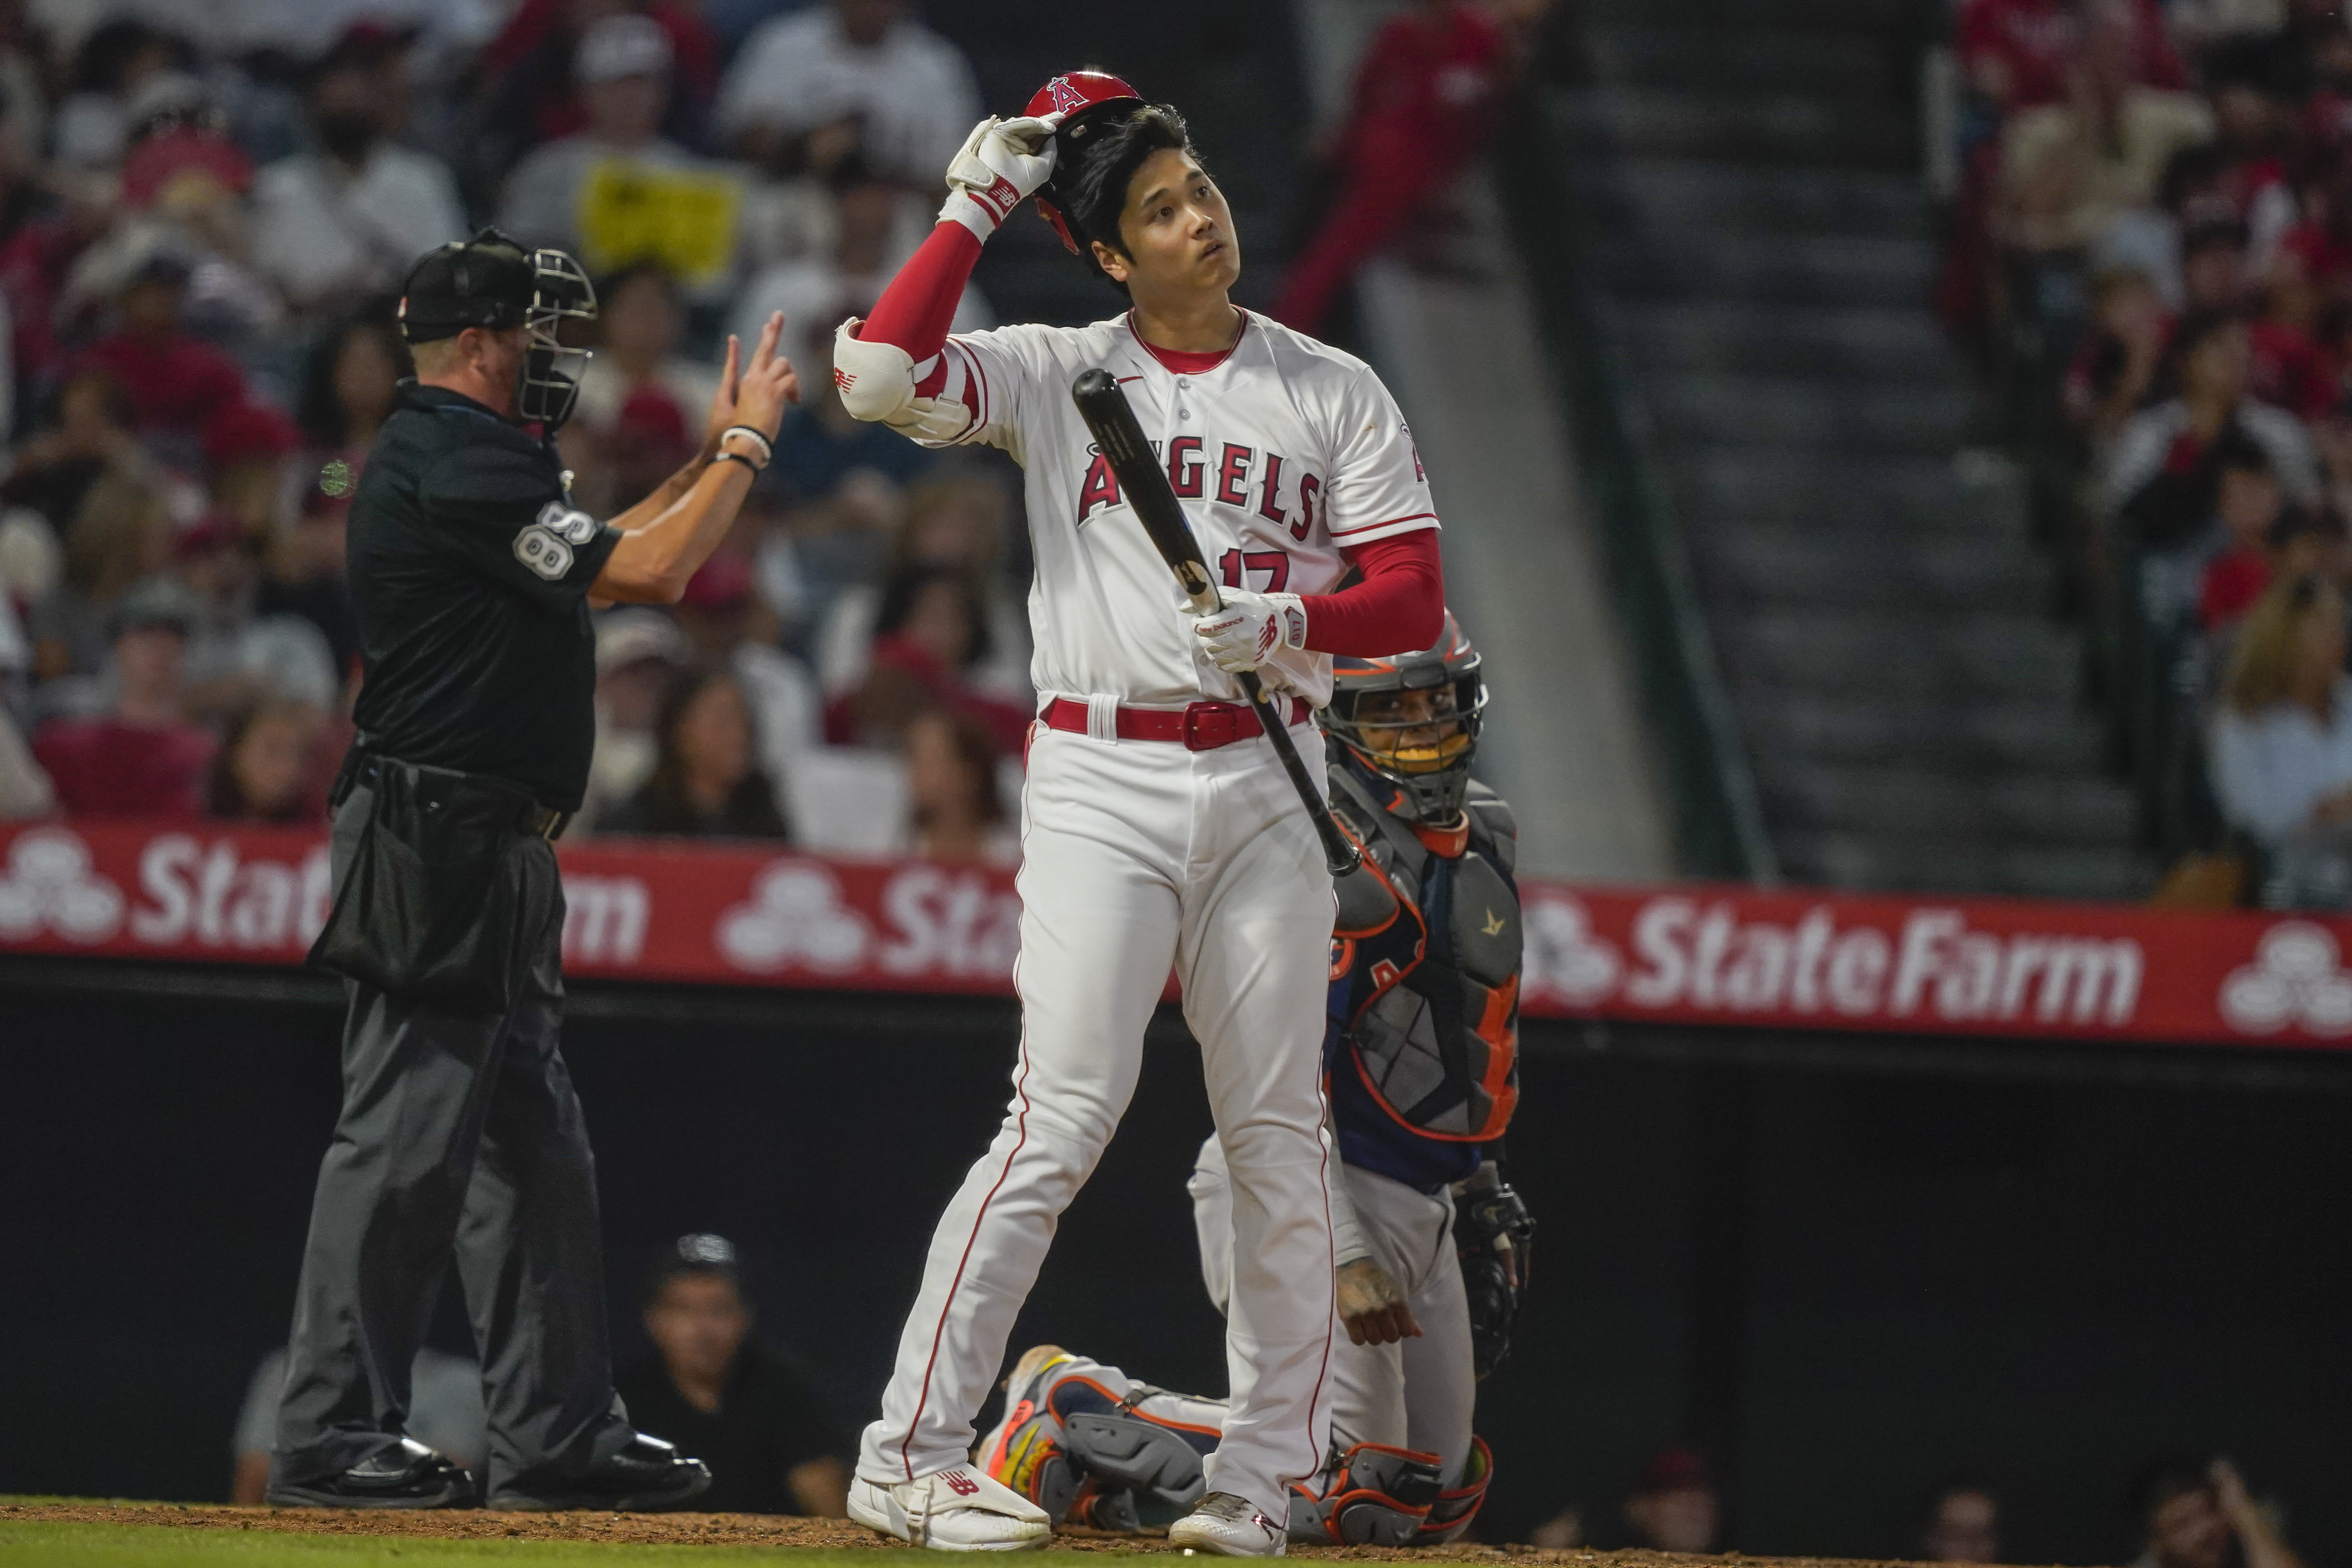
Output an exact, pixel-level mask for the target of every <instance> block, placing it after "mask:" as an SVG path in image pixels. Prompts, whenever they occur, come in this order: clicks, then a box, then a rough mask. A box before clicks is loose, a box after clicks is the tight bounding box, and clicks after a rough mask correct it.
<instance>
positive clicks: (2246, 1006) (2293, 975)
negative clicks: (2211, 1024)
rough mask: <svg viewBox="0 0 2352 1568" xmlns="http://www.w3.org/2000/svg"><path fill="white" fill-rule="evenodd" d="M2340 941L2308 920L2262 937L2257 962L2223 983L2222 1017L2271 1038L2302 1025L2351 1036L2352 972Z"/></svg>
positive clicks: (2242, 1030)
mask: <svg viewBox="0 0 2352 1568" xmlns="http://www.w3.org/2000/svg"><path fill="white" fill-rule="evenodd" d="M2339 958H2340V953H2339V952H2338V950H2337V948H2336V938H2335V937H2334V936H2333V935H2332V934H2330V933H2329V932H2328V931H2326V929H2325V928H2324V927H2320V926H2315V925H2313V924H2311V923H2310V922H2309V921H2286V922H2284V924H2280V925H2274V926H2273V927H2271V929H2270V930H2268V931H2264V932H2263V940H2262V941H2261V942H2259V943H2257V944H2256V945H2255V948H2254V961H2253V962H2252V963H2248V964H2243V965H2242V966H2240V967H2239V968H2236V969H2233V970H2231V972H2230V977H2229V978H2228V979H2226V980H2224V981H2222V982H2221V1016H2222V1017H2223V1018H2224V1019H2226V1020H2227V1021H2228V1023H2229V1025H2230V1027H2231V1028H2233V1029H2235V1030H2237V1031H2238V1032H2239V1033H2241V1034H2246V1035H2273V1034H2276V1033H2277V1032H2278V1031H2279V1030H2281V1029H2284V1028H2285V1027H2286V1026H2288V1025H2289V1024H2300V1025H2302V1026H2304V1027H2305V1029H2308V1030H2310V1031H2311V1032H2312V1033H2313V1034H2315V1035H2329V1036H2334V1035H2346V1034H2352V974H2347V973H2345V972H2344V968H2343V965H2342V963H2340V962H2339Z"/></svg>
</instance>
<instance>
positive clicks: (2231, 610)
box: [2197, 444, 2280, 632]
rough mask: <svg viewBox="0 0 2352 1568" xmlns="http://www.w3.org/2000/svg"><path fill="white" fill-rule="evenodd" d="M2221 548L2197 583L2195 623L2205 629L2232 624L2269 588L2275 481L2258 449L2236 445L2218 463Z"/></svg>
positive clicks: (2276, 516) (2275, 514)
mask: <svg viewBox="0 0 2352 1568" xmlns="http://www.w3.org/2000/svg"><path fill="white" fill-rule="evenodd" d="M2213 510H2214V513H2215V516H2216V518H2217V520H2218V522H2219V533H2220V540H2219V543H2220V549H2219V551H2218V552H2217V553H2216V554H2215V555H2214V556H2213V558H2212V559H2211V560H2210V561H2209V562H2207V563H2205V573H2204V576H2203V577H2202V579H2201V580H2200V582H2199V583H2198V585H2197V622H2198V625H2200V626H2203V627H2204V628H2205V629H2206V630H2207V631H2209V632H2210V631H2218V630H2220V629H2221V628H2222V627H2224V626H2230V625H2231V624H2233V623H2234V622H2235V621H2236V620H2237V619H2238V617H2239V616H2242V615H2244V614H2245V613H2246V612H2247V611H2248V610H2250V609H2252V608H2253V605H2254V601H2255V600H2257V599H2259V598H2261V597H2262V596H2263V589H2265V588H2267V587H2269V586H2270V583H2271V567H2272V560H2273V545H2272V539H2271V534H2272V531H2273V529H2274V528H2275V527H2276V526H2277V524H2278V521H2279V510H2280V498H2279V488H2278V479H2276V478H2275V477H2274V476H2273V474H2272V473H2271V463H2270V459H2269V458H2266V457H2264V456H2263V451H2262V448H2261V447H2255V446H2252V445H2251V444H2235V445H2233V447H2232V449H2231V452H2230V454H2229V456H2227V457H2226V458H2223V459H2222V460H2221V486H2220V489H2219V490H2218V492H2217V495H2216V498H2215V500H2214V508H2213Z"/></svg>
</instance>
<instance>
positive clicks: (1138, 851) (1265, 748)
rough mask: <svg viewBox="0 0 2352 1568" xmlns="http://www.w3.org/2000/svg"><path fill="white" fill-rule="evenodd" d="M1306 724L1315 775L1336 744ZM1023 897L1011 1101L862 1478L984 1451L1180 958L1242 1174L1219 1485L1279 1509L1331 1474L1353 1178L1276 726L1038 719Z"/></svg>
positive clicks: (936, 1266) (950, 1223)
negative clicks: (1336, 1200) (1018, 1325)
mask: <svg viewBox="0 0 2352 1568" xmlns="http://www.w3.org/2000/svg"><path fill="white" fill-rule="evenodd" d="M1290 734H1291V738H1292V739H1293V741H1294V742H1296V743H1297V747H1298V751H1299V754H1300V756H1301V758H1302V759H1303V760H1304V761H1305V762H1306V763H1307V772H1308V773H1309V774H1310V775H1311V776H1312V777H1314V778H1316V779H1318V780H1320V779H1321V778H1322V777H1323V746H1322V737H1321V735H1320V734H1319V732H1318V731H1317V730H1316V729H1315V728H1314V726H1312V725H1311V724H1309V725H1301V726H1298V727H1296V728H1294V729H1293V730H1292V731H1290ZM1019 888H1020V892H1021V900H1022V916H1021V956H1020V960H1019V963H1018V965H1017V967H1016V970H1015V974H1014V978H1015V984H1016V987H1017V989H1018V990H1019V992H1020V995H1021V1009H1022V1040H1021V1054H1020V1058H1019V1061H1018V1065H1017V1066H1016V1067H1015V1068H1014V1073H1013V1101H1012V1104H1011V1106H1010V1107H1009V1108H1008V1109H1007V1110H1006V1112H1005V1117H1004V1122H1003V1127H1002V1128H1001V1129H1000V1130H999V1131H998V1132H997V1135H996V1138H995V1141H994V1142H992V1143H991V1144H990V1146H989V1149H988V1152H987V1153H986V1154H984V1155H982V1157H981V1159H980V1161H979V1163H977V1164H975V1165H973V1166H972V1168H971V1173H970V1174H968V1175H967V1176H966V1177H965V1178H964V1183H963V1186H962V1188H961V1190H960V1191H959V1192H958V1193H957V1194H956V1195H955V1197H954V1199H953V1200H952V1201H951V1202H950V1204H949V1205H948V1208H947V1213H946V1214H945V1215H942V1216H941V1217H940V1224H939V1228H938V1230H937V1231H936V1232H934V1234H933V1235H932V1237H931V1248H930V1254H929V1258H928V1260H927V1261H926V1263H925V1265H924V1271H923V1283H922V1288H921V1289H920V1291H919V1293H918V1294H917V1296H916V1298H915V1305H914V1309H913V1310H912V1311H911V1312H910V1313H909V1314H908V1318H907V1325H906V1328H905V1330H904V1331H902V1333H901V1334H900V1336H899V1341H898V1365H897V1367H896V1369H895V1370H894V1371H893V1372H892V1373H891V1377H890V1384H889V1386H888V1388H887V1389H886V1390H885V1391H884V1393H883V1396H882V1415H881V1418H880V1419H879V1420H877V1421H876V1422H875V1423H874V1424H873V1425H872V1426H868V1427H867V1428H866V1435H865V1439H864V1442H863V1443H862V1445H861V1447H860V1448H859V1453H858V1461H857V1472H858V1474H859V1475H861V1476H863V1477H865V1478H866V1479H869V1480H873V1481H877V1482H881V1483H884V1484H887V1483H890V1482H893V1481H901V1480H907V1479H912V1478H914V1477H918V1476H922V1475H927V1474H929V1473H931V1472H933V1471H936V1470H940V1469H944V1468H948V1467H950V1466H952V1465H959V1464H963V1463H966V1462H968V1460H969V1458H970V1455H971V1447H972V1443H973V1439H974V1433H973V1429H972V1418H973V1416H974V1415H976V1414H977V1413H978V1411H979V1409H980V1406H981V1404H982V1401H983V1400H984V1399H985V1398H986V1397H987V1394H988V1392H989V1388H990V1386H991V1384H993V1383H994V1382H995V1380H996V1379H997V1377H998V1375H999V1373H1000V1369H1001V1368H1002V1367H1003V1363H1004V1355H1005V1348H1006V1347H1005V1341H1006V1339H1007V1338H1008V1337H1009V1336H1010V1335H1011V1333H1012V1331H1013V1319H1014V1317H1015V1315H1016V1314H1017V1313H1018V1312H1019V1311H1020V1310H1021V1305H1022V1302H1023V1300H1024V1299H1025V1298H1026V1297H1027V1295H1028V1293H1029V1289H1030V1287H1031V1286H1032V1285H1033V1284H1034V1282H1035V1280H1036V1278H1037V1270H1038V1268H1039V1267H1040V1265H1042V1264H1043V1262H1044V1261H1045V1248H1046V1247H1047V1245H1048V1244H1049V1243H1050V1242H1051V1241H1052V1240H1053V1236H1054V1226H1055V1220H1056V1218H1057V1217H1058V1216H1059V1215H1060V1214H1061V1212H1062V1210H1063V1209H1064V1208H1066V1206H1068V1205H1069V1202H1070V1200H1071V1198H1072V1197H1074V1196H1076V1193H1077V1190H1078V1188H1079V1187H1080V1186H1081V1185H1082V1184H1084V1183H1085V1181H1086V1179H1087V1176H1088V1175H1089V1174H1090V1173H1092V1172H1093V1170H1094V1168H1095V1163H1096V1161H1097V1159H1098V1158H1100V1156H1101V1154H1102V1151H1103V1149H1104V1147H1105V1145H1107V1144H1108V1142H1110V1136H1111V1133H1112V1131H1113V1130H1114V1129H1115V1128H1116V1127H1117V1126H1118V1119H1119V1116H1120V1114H1121V1113H1122V1112H1124V1111H1125V1110H1126V1109H1127V1103H1128V1100H1129V1097H1130V1096H1131V1095H1132V1094H1133V1093H1134V1091H1135V1081H1136V1074H1137V1072H1138V1070H1139V1068H1140V1066H1141V1059H1142V1051H1143V1031H1144V1026H1145V1025H1146V1024H1147V1023H1148V1022H1149V1021H1150V1017H1151V1013H1152V1009H1153V1007H1154V1006H1155V1005H1157V1004H1158V1003H1159V1000H1160V994H1161V991H1162V989H1163V987H1164V986H1165V984H1166V983H1167V978H1168V973H1169V970H1170V967H1171V964H1172V965H1173V967H1174V969H1175V972H1176V975H1177V978H1178V981H1179V983H1180V984H1181V986H1182V988H1183V1005H1184V1018H1185V1021H1186V1022H1187V1023H1188V1024H1190V1025H1191V1026H1192V1034H1193V1036H1194V1037H1195V1038H1197V1039H1198V1040H1199V1041H1200V1043H1201V1065H1202V1072H1203V1074H1204V1076H1205V1078H1206V1080H1207V1087H1208V1095H1209V1104H1210V1107H1211V1110H1213V1113H1214V1116H1215V1119H1216V1124H1217V1131H1218V1135H1219V1137H1220V1138H1221V1139H1222V1141H1223V1148H1224V1150H1225V1154H1226V1158H1227V1162H1228V1164H1229V1167H1230V1170H1231V1190H1232V1198H1231V1205H1232V1229H1233V1237H1234V1240H1233V1246H1232V1257H1233V1259H1234V1263H1233V1281H1232V1292H1231V1305H1230V1308H1229V1310H1227V1313H1226V1334H1225V1353H1226V1361H1227V1366H1228V1374H1229V1376H1230V1378H1231V1392H1232V1408H1231V1412H1230V1414H1229V1415H1228V1416H1227V1417H1226V1420H1225V1423H1224V1437H1223V1442H1222V1443H1221V1444H1220V1445H1219V1447H1218V1448H1217V1451H1216V1452H1215V1453H1214V1454H1212V1455H1211V1456H1210V1457H1209V1459H1208V1463H1207V1476H1208V1484H1209V1486H1210V1488H1211V1489H1213V1490H1221V1491H1229V1492H1234V1493H1237V1494H1239V1495H1240V1496H1242V1497H1244V1498H1246V1499H1248V1500H1250V1501H1251V1502H1252V1503H1255V1505H1257V1507H1259V1508H1260V1509H1262V1510H1265V1512H1266V1513H1268V1514H1269V1515H1270V1516H1272V1517H1274V1518H1276V1519H1279V1518H1281V1517H1283V1510H1284V1508H1285V1507H1286V1499H1287V1497H1288V1495H1289V1494H1288V1491H1287V1488H1288V1486H1289V1483H1290V1482H1291V1481H1293V1480H1295V1479H1299V1478H1302V1477H1307V1476H1311V1475H1313V1474H1315V1473H1316V1472H1317V1471H1318V1470H1319V1469H1320V1468H1322V1464H1323V1457H1324V1452H1325V1449H1326V1447H1327V1446H1328V1442H1329V1423H1330V1407H1331V1399H1332V1394H1333V1377H1332V1372H1333V1359H1334V1349H1335V1347H1334V1322H1335V1318H1334V1300H1333V1297H1334V1287H1333V1283H1332V1272H1333V1270H1332V1256H1331V1246H1332V1243H1331V1219H1330V1210H1329V1206H1328V1183H1329V1182H1330V1181H1333V1180H1336V1179H1337V1170H1336V1167H1335V1166H1333V1167H1327V1163H1326V1151H1325V1146H1324V1143H1323V1141H1322V1139H1321V1137H1320V1135H1319V1130H1320V1128H1321V1125H1322V1121H1323V1107H1322V1088H1321V1072H1320V1062H1319V1058H1320V1054H1321V1045H1322V1035H1323V1009H1324V998H1325V990H1326V986H1327V984H1328V981H1327V973H1328V964H1329V948H1330V935H1331V915H1332V902H1331V884H1330V878H1329V876H1328V874H1327V872H1326V871H1325V869H1324V867H1323V860H1322V853H1321V850H1320V847H1319V846H1318V842H1317V839H1316V837H1315V833H1314V830H1313V828H1312V827H1311V826H1309V824H1308V822H1307V816H1306V814H1305V812H1304V811H1303V810H1302V809H1301V808H1300V806H1299V803H1298V799H1297V795H1295V794H1294V793H1293V792H1292V790H1291V788H1290V785H1289V783H1288V781H1287V779H1286V777H1285V775H1284V773H1283V771H1282V768H1281V765H1280V763H1277V762H1276V759H1275V756H1274V752H1273V750H1272V748H1271V747H1270V746H1269V745H1268V744H1267V743H1266V742H1265V741H1264V740H1246V741H1239V742H1234V743H1232V744H1230V745H1225V746H1222V747H1219V748H1217V749H1216V750H1214V751H1206V752H1188V751H1186V750H1185V749H1184V748H1183V747H1182V746H1181V745H1178V744H1176V743H1173V742H1164V741H1110V740H1104V739H1098V738H1096V737H1095V736H1093V735H1084V734H1074V733H1070V732H1067V731H1056V730H1048V729H1045V728H1043V727H1042V726H1040V727H1039V728H1038V729H1037V731H1034V742H1033V743H1032V745H1031V748H1030V752H1029V773H1028V782H1027V784H1026V786H1025V788H1024V790H1023V792H1022V866H1021V876H1020V881H1019ZM1338 1343H1339V1346H1341V1347H1344V1346H1345V1343H1346V1339H1345V1335H1344V1334H1341V1335H1339V1340H1338Z"/></svg>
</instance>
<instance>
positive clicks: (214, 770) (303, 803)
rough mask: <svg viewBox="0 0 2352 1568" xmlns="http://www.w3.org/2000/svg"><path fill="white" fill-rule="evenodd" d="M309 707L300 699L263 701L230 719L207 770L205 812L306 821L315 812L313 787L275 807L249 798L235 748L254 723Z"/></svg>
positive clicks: (224, 817) (228, 817)
mask: <svg viewBox="0 0 2352 1568" xmlns="http://www.w3.org/2000/svg"><path fill="white" fill-rule="evenodd" d="M309 715H310V709H309V708H308V707H306V706H305V705H304V704H302V703H299V702H283V701H262V702H256V703H253V704H251V705H249V706H247V707H246V708H243V709H240V710H238V711H237V712H236V715H235V716H234V717H232V718H231V719H230V720H229V721H228V728H227V730H226V731H224V732H223V733H222V735H221V741H220V745H219V746H218V747H217V748H215V750H214V752H213V761H212V766H211V767H210V768H208V769H207V770H205V816H209V817H212V818H213V819H215V821H220V822H303V821H307V820H309V819H310V817H311V816H313V815H314V813H313V811H312V809H311V807H312V805H313V803H312V801H311V800H310V793H311V792H310V790H309V789H308V788H299V787H298V788H297V789H296V790H295V792H294V795H293V796H292V798H291V799H289V800H288V801H286V802H285V803H283V804H282V805H278V807H276V808H275V809H264V807H263V805H262V803H261V802H259V801H254V800H247V798H246V796H245V787H244V786H243V785H242V784H239V783H238V782H237V777H236V750H237V748H238V747H239V746H242V745H243V744H245V738H246V737H247V735H249V734H251V733H252V732H253V729H254V726H256V725H257V724H259V723H260V722H261V721H263V720H265V719H280V718H287V717H295V718H307V717H308V716H309Z"/></svg>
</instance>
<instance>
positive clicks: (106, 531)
mask: <svg viewBox="0 0 2352 1568" xmlns="http://www.w3.org/2000/svg"><path fill="white" fill-rule="evenodd" d="M71 516H72V519H73V521H72V524H71V526H70V527H68V529H67V530H66V536H65V541H64V543H65V572H64V574H63V576H62V578H61V579H60V581H59V582H58V584H57V586H56V587H55V588H54V589H52V590H51V591H50V592H49V593H48V595H47V596H45V597H44V598H42V599H41V600H40V601H39V602H38V603H37V604H36V605H34V606H33V613H32V616H31V617H30V623H29V625H28V626H27V628H26V629H27V630H28V631H29V632H30V633H31V635H32V638H33V672H34V674H35V675H36V676H37V677H38V678H39V679H42V680H45V681H57V680H58V679H62V678H64V677H66V676H74V675H82V676H87V675H95V674H97V673H98V670H99V668H100V665H102V664H103V663H104V662H105V659H106V650H107V646H108V644H109V642H110V640H111V639H110V635H109V628H108V619H107V617H108V616H109V615H110V613H111V612H112V611H113V609H114V607H115V604H116V602H117V601H118V600H119V599H121V597H122V595H123V594H124V593H125V591H126V590H128V589H129V588H130V587H131V584H134V583H138V582H140V581H142V579H148V578H152V577H153V576H154V575H155V574H158V573H160V572H162V571H163V569H164V568H165V567H166V566H168V565H169V564H170V563H171V516H170V513H169V512H168V511H167V510H166V509H165V504H164V500H163V491H162V490H161V489H159V488H157V487H156V486H155V485H154V484H153V483H152V482H151V481H150V480H149V479H147V478H146V477H145V476H144V475H142V474H141V473H139V472H138V471H136V470H135V469H125V470H123V471H120V472H111V473H107V474H103V475H100V476H99V477H98V478H97V479H94V480H93V481H92V482H91V483H90V484H89V486H88V487H87V489H84V490H83V491H82V492H80V500H79V504H78V505H77V506H76V507H75V508H74V510H73V512H72V513H71Z"/></svg>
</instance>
